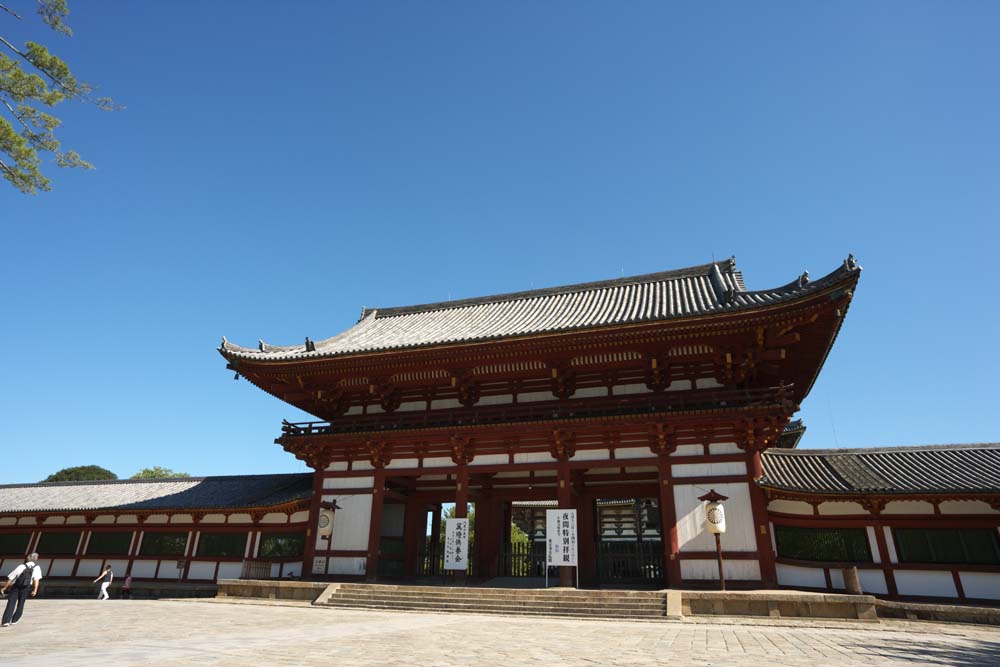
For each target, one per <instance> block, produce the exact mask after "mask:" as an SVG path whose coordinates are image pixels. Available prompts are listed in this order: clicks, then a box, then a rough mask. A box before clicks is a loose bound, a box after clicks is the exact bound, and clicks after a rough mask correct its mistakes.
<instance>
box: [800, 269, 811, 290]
mask: <svg viewBox="0 0 1000 667" xmlns="http://www.w3.org/2000/svg"><path fill="white" fill-rule="evenodd" d="M808 284H809V272H808V271H803V272H802V275H801V276H799V287H805V286H806V285H808Z"/></svg>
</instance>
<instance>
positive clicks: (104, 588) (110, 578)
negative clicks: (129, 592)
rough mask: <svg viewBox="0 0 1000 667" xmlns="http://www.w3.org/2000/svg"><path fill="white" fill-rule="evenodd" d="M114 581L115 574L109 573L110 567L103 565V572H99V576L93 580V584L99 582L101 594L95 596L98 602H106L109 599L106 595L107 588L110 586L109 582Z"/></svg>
mask: <svg viewBox="0 0 1000 667" xmlns="http://www.w3.org/2000/svg"><path fill="white" fill-rule="evenodd" d="M105 577H107V579H105V580H104V581H101V579H104V578H105ZM114 580H115V573H114V572H112V571H111V566H110V565H105V566H104V572H101V576H99V577H98V578H97V579H94V583H95V584H96V583H97V582H98V581H101V592H100V593H98V594H97V599H98V600H107V599H108V598H109V597H111V596H110V595H108V586H110V585H111V582H112V581H114Z"/></svg>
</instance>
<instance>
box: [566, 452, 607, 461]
mask: <svg viewBox="0 0 1000 667" xmlns="http://www.w3.org/2000/svg"><path fill="white" fill-rule="evenodd" d="M610 458H611V450H608V449H578V450H576V454H574V455H573V458H572V459H571V460H572V461H607V460H608V459H610Z"/></svg>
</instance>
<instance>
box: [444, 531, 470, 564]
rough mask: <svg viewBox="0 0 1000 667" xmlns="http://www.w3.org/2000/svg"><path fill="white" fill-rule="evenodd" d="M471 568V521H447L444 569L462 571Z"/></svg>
mask: <svg viewBox="0 0 1000 667" xmlns="http://www.w3.org/2000/svg"><path fill="white" fill-rule="evenodd" d="M468 566H469V520H468V519H445V524H444V569H446V570H462V571H465V569H466V568H467V567H468Z"/></svg>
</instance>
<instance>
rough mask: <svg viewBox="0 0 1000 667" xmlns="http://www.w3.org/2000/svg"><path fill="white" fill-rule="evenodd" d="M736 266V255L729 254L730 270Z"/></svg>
mask: <svg viewBox="0 0 1000 667" xmlns="http://www.w3.org/2000/svg"><path fill="white" fill-rule="evenodd" d="M735 268H736V255H730V256H729V270H730V271H732V270H734V269H735Z"/></svg>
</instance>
